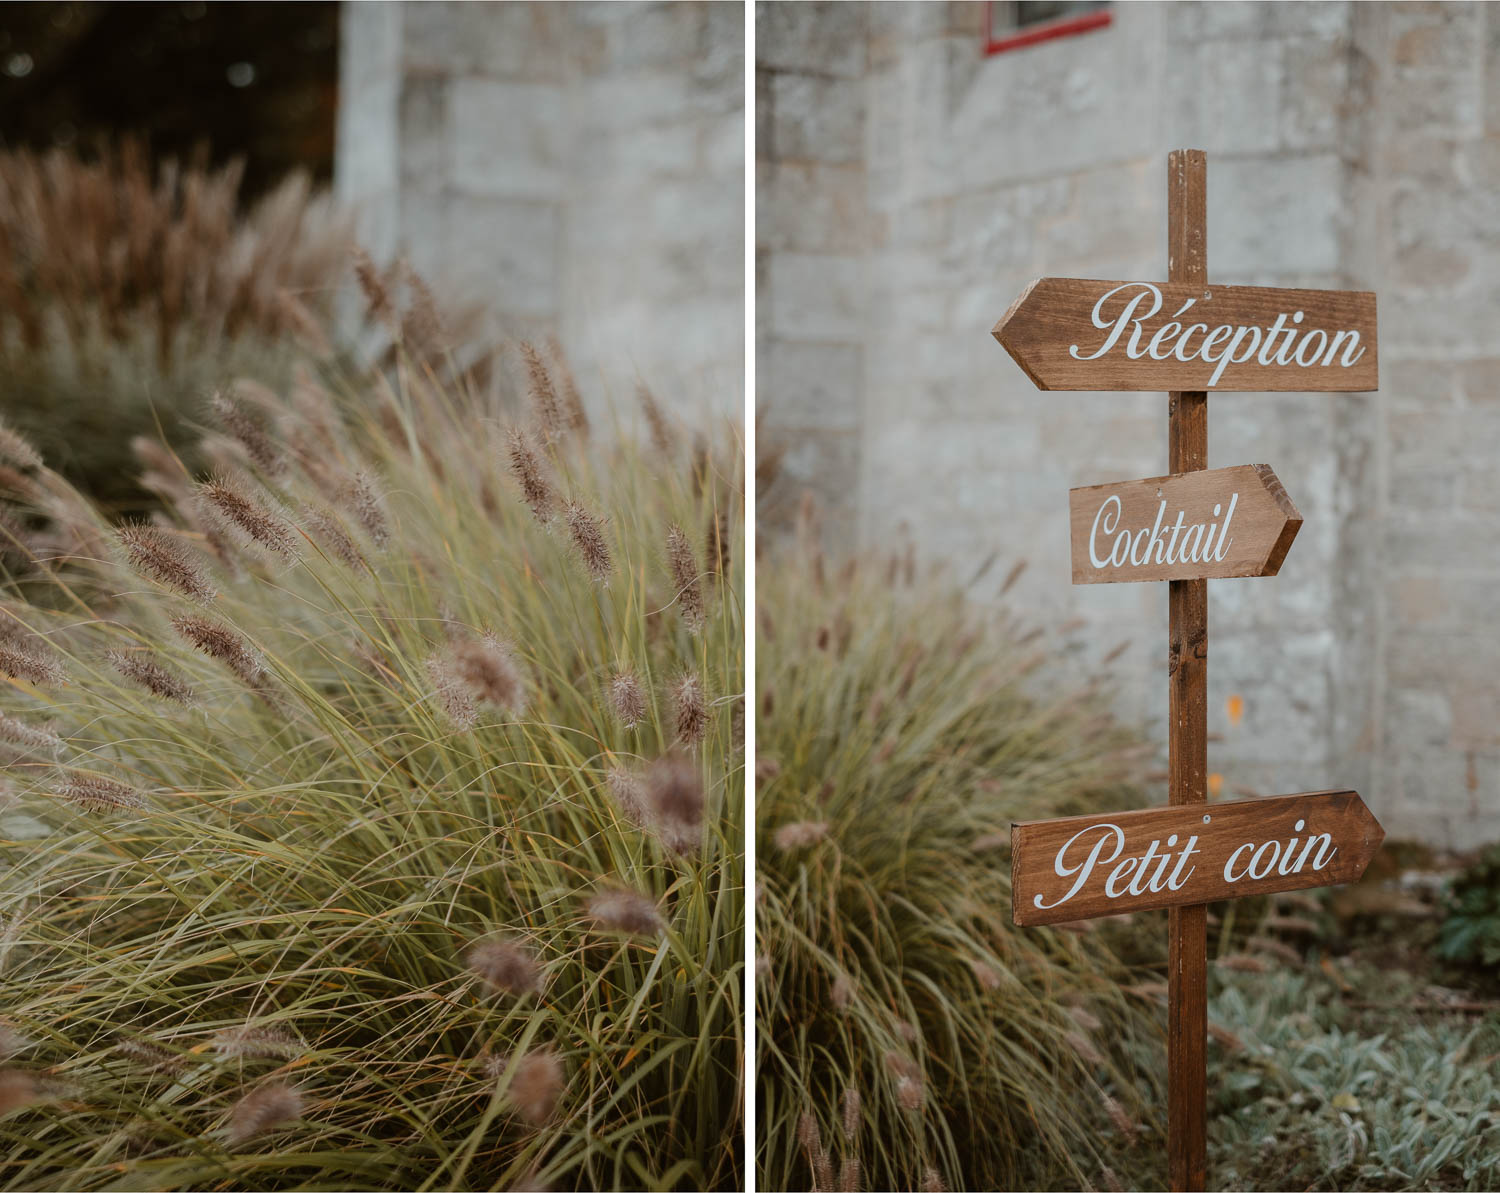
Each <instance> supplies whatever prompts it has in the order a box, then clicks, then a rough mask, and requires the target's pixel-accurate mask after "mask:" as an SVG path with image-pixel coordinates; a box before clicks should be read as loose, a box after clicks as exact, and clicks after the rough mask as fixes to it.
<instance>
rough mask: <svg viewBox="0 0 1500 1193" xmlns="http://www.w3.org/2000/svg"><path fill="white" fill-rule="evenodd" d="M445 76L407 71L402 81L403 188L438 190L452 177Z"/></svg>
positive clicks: (401, 164)
mask: <svg viewBox="0 0 1500 1193" xmlns="http://www.w3.org/2000/svg"><path fill="white" fill-rule="evenodd" d="M449 86H450V84H449V82H448V80H447V79H444V78H439V77H436V76H431V75H425V76H424V75H407V76H406V77H405V78H403V79H402V82H401V100H400V109H399V117H400V127H399V137H400V140H399V142H398V144H399V147H400V152H399V158H400V167H401V188H402V190H403V191H408V192H410V191H429V192H431V191H437V190H441V189H442V188H443V187H445V186H447V185H449V184H450V183H451V182H452V181H453V160H452V155H451V145H452V138H451V131H452V130H451V127H450V124H449V119H448V117H449V106H448V90H449Z"/></svg>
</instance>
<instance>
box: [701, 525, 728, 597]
mask: <svg viewBox="0 0 1500 1193" xmlns="http://www.w3.org/2000/svg"><path fill="white" fill-rule="evenodd" d="M703 554H704V556H705V557H706V558H707V559H708V571H709V574H710V575H712V576H714V577H715V578H716V579H720V580H722V579H723V578H724V577H725V576H726V575H728V574H729V515H728V514H726V513H725V512H724V511H723V510H715V511H713V512H712V513H710V514H709V515H708V531H707V533H705V534H704V536H703Z"/></svg>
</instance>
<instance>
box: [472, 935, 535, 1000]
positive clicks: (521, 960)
mask: <svg viewBox="0 0 1500 1193" xmlns="http://www.w3.org/2000/svg"><path fill="white" fill-rule="evenodd" d="M464 960H465V961H466V963H467V964H468V966H469V969H470V970H471V971H472V972H473V973H474V974H475V975H476V976H477V977H479V978H480V979H481V980H483V981H484V983H485V984H486V985H487V986H489V987H490V988H491V989H492V990H497V991H500V992H501V993H503V994H514V995H515V996H516V997H518V998H520V997H522V996H524V995H527V994H540V993H541V992H542V970H541V966H540V965H538V964H537V959H536V955H535V954H534V953H533V952H532V951H531V950H530V949H529V948H527V947H526V946H525V945H524V944H522V943H521V942H520V941H518V940H516V939H515V938H513V937H511V936H508V935H505V934H503V933H502V934H497V935H495V936H491V937H489V938H488V939H486V940H481V941H478V942H476V943H475V944H473V945H471V946H470V947H469V951H468V953H467V954H466V955H465V958H464Z"/></svg>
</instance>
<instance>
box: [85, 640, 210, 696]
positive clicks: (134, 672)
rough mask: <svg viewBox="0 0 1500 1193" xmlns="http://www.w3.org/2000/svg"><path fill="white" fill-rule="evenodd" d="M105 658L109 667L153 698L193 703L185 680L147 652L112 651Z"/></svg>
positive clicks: (191, 692)
mask: <svg viewBox="0 0 1500 1193" xmlns="http://www.w3.org/2000/svg"><path fill="white" fill-rule="evenodd" d="M105 658H107V659H108V660H109V663H110V666H112V667H113V668H114V669H115V670H116V671H118V672H119V673H120V674H121V675H123V676H124V677H125V678H126V679H128V680H130V682H131V683H134V684H139V685H140V686H141V687H143V688H145V689H146V690H147V691H148V692H150V693H151V694H152V695H153V696H160V697H161V698H162V699H163V700H175V701H176V702H177V703H178V704H191V703H192V702H193V689H192V687H191V686H190V685H189V684H188V682H187V680H185V679H183V678H182V677H181V676H180V675H178V674H177V673H176V672H175V671H172V670H170V669H169V668H167V667H164V666H163V665H162V664H161V663H158V662H157V661H156V660H155V659H154V658H152V657H151V656H150V654H149V653H148V652H146V651H142V650H130V651H127V650H112V651H110V652H109V653H108V654H107V655H105Z"/></svg>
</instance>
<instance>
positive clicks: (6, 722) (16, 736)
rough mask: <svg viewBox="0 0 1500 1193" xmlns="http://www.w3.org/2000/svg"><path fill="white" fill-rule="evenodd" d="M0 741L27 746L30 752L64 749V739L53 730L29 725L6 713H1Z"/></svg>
mask: <svg viewBox="0 0 1500 1193" xmlns="http://www.w3.org/2000/svg"><path fill="white" fill-rule="evenodd" d="M0 741H5V742H9V743H10V744H11V745H14V746H25V747H26V748H27V749H29V750H52V751H57V750H61V749H62V748H63V739H62V738H60V737H59V736H58V735H57V734H56V733H54V732H53V731H52V730H51V729H48V728H45V727H39V726H35V725H28V724H26V722H25V721H18V720H16V718H15V717H10V716H6V715H5V714H4V713H0Z"/></svg>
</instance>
